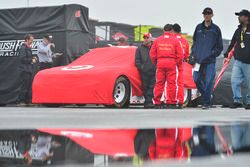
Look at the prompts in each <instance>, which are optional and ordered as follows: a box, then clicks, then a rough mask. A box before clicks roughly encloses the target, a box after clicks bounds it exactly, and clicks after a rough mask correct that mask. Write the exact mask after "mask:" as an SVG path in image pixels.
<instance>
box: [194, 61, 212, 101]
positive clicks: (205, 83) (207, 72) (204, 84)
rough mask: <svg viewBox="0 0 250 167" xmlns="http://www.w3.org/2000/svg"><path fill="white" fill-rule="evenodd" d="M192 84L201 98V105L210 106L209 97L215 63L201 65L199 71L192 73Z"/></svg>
mask: <svg viewBox="0 0 250 167" xmlns="http://www.w3.org/2000/svg"><path fill="white" fill-rule="evenodd" d="M193 78H194V82H195V84H196V87H197V89H198V90H199V92H200V93H201V96H202V104H203V105H211V95H212V90H213V82H214V78H215V63H210V64H201V65H200V69H199V71H194V74H193Z"/></svg>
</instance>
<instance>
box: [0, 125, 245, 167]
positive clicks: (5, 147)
mask: <svg viewBox="0 0 250 167" xmlns="http://www.w3.org/2000/svg"><path fill="white" fill-rule="evenodd" d="M249 151H250V123H249V122H243V123H242V122H240V123H237V122H236V123H233V124H231V125H224V126H217V125H216V126H197V127H183V128H180V127H178V128H157V129H61V128H60V129H35V130H2V131H0V164H29V165H52V166H53V165H56V164H68V163H70V164H94V166H98V165H100V164H101V165H103V166H108V164H112V163H120V162H122V163H128V164H130V165H131V164H133V165H134V166H141V165H142V164H143V163H144V162H150V161H157V160H176V161H180V160H181V161H190V160H191V162H192V159H193V158H198V157H206V156H218V155H219V156H221V155H224V156H233V155H235V154H238V153H245V152H249Z"/></svg>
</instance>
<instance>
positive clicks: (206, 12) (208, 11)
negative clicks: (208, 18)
mask: <svg viewBox="0 0 250 167" xmlns="http://www.w3.org/2000/svg"><path fill="white" fill-rule="evenodd" d="M213 13H214V12H213V9H212V8H209V7H207V8H205V9H204V10H203V12H202V14H213Z"/></svg>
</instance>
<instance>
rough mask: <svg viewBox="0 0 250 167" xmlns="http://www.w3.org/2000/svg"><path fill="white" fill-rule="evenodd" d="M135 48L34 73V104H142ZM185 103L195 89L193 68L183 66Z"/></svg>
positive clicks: (99, 52) (97, 53)
mask: <svg viewBox="0 0 250 167" xmlns="http://www.w3.org/2000/svg"><path fill="white" fill-rule="evenodd" d="M135 51H136V47H106V48H97V49H93V50H91V51H90V52H88V53H86V54H85V55H83V56H81V57H80V58H78V59H77V60H75V61H74V62H72V63H71V64H69V65H67V66H60V67H55V68H51V69H47V70H43V71H40V72H38V73H37V75H36V76H35V78H34V81H33V88H32V93H33V98H32V101H33V103H37V104H47V105H48V104H57V105H58V104H103V105H106V106H114V107H118V108H122V107H128V106H129V104H131V103H132V104H138V103H143V101H144V98H143V92H142V85H141V79H140V75H139V72H138V70H137V68H136V67H135ZM184 66H185V67H184V76H185V80H184V82H185V88H186V91H185V94H186V95H185V102H186V103H187V102H188V101H190V99H191V89H195V83H194V82H193V79H192V66H190V65H189V64H187V63H184Z"/></svg>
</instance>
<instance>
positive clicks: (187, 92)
mask: <svg viewBox="0 0 250 167" xmlns="http://www.w3.org/2000/svg"><path fill="white" fill-rule="evenodd" d="M185 94H187V95H184V97H185V96H186V98H185V99H184V103H183V107H187V106H188V105H189V103H190V102H191V98H192V90H191V89H185Z"/></svg>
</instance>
